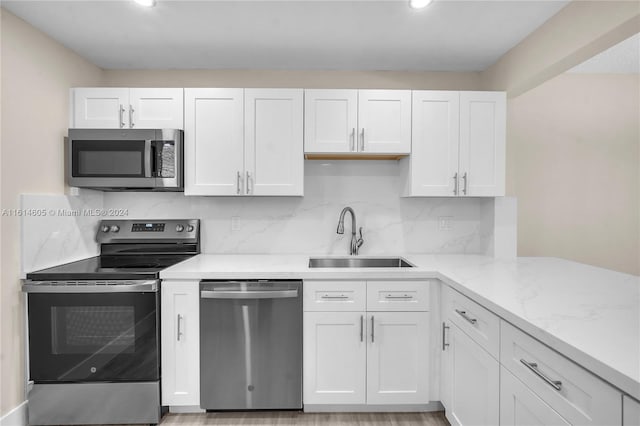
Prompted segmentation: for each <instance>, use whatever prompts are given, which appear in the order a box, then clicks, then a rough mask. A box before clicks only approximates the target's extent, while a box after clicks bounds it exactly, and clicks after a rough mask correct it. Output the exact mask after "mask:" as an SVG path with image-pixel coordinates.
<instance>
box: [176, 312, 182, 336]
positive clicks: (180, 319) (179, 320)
mask: <svg viewBox="0 0 640 426" xmlns="http://www.w3.org/2000/svg"><path fill="white" fill-rule="evenodd" d="M181 323H182V315H180V314H178V327H177V329H178V336H177V338H178V342H179V341H180V336H182V334H183V333H182V331H180V324H181Z"/></svg>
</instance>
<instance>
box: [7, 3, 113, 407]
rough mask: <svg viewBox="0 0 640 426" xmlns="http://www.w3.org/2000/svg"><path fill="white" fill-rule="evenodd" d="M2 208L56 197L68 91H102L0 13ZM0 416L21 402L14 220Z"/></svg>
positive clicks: (49, 43) (74, 58)
mask: <svg viewBox="0 0 640 426" xmlns="http://www.w3.org/2000/svg"><path fill="white" fill-rule="evenodd" d="M0 14H1V15H2V17H1V39H2V41H1V45H0V48H1V51H0V52H1V54H2V56H1V60H2V86H1V88H2V132H1V138H2V139H1V141H2V143H1V145H0V150H1V155H0V159H1V161H2V163H1V166H2V167H1V168H0V169H1V170H0V173H1V180H0V182H1V185H2V186H1V203H2V204H1V207H2V209H11V208H18V207H19V198H18V197H19V194H20V193H24V192H35V193H62V192H64V178H63V176H64V174H63V156H62V154H63V145H62V141H63V136H64V135H65V134H66V130H67V127H68V123H69V121H68V115H69V107H68V97H69V87H72V86H93V85H100V84H102V70H101V69H100V68H98V67H96V66H94V65H92V64H91V63H89V62H87V61H86V60H84V59H83V58H81V57H80V56H78V55H76V54H75V53H73V52H72V51H70V50H68V49H66V48H65V47H63V46H62V45H60V44H58V43H56V42H54V41H53V40H52V39H51V38H49V37H47V36H46V35H44V34H43V33H41V32H39V31H37V30H36V29H34V28H33V27H31V26H30V25H29V24H27V23H25V22H24V21H22V20H21V19H19V18H17V17H16V16H14V15H12V14H11V13H9V12H7V11H6V10H4V9H1V8H0ZM1 230H2V231H1V236H2V251H1V254H2V257H1V262H2V263H1V265H0V266H1V268H0V269H1V270H2V272H1V276H0V307H1V309H0V315H1V319H0V323H1V326H0V327H1V329H0V343H1V345H0V353H1V355H0V392H1V394H0V416H2V415H4V414H5V413H7V412H8V411H10V410H11V409H13V408H14V407H16V406H17V405H18V404H20V403H21V402H22V401H23V400H24V394H23V392H24V374H23V369H24V366H23V361H22V360H23V358H24V354H23V344H24V343H23V333H22V330H23V315H24V306H23V304H22V298H21V293H20V282H19V273H20V247H19V244H20V221H19V219H18V218H17V217H7V216H2V223H1Z"/></svg>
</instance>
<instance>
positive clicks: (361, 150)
mask: <svg viewBox="0 0 640 426" xmlns="http://www.w3.org/2000/svg"><path fill="white" fill-rule="evenodd" d="M361 135H362V137H361V139H360V152H364V127H363V128H362V133H361Z"/></svg>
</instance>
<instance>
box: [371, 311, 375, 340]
mask: <svg viewBox="0 0 640 426" xmlns="http://www.w3.org/2000/svg"><path fill="white" fill-rule="evenodd" d="M374 318H375V317H374V316H373V315H371V343H373V342H375V341H376V327H375V323H374Z"/></svg>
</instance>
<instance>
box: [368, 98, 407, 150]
mask: <svg viewBox="0 0 640 426" xmlns="http://www.w3.org/2000/svg"><path fill="white" fill-rule="evenodd" d="M358 125H359V130H358V134H357V135H356V136H357V140H358V151H361V152H365V153H397V154H403V153H404V154H409V153H410V152H411V91H410V90H360V91H358Z"/></svg>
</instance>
